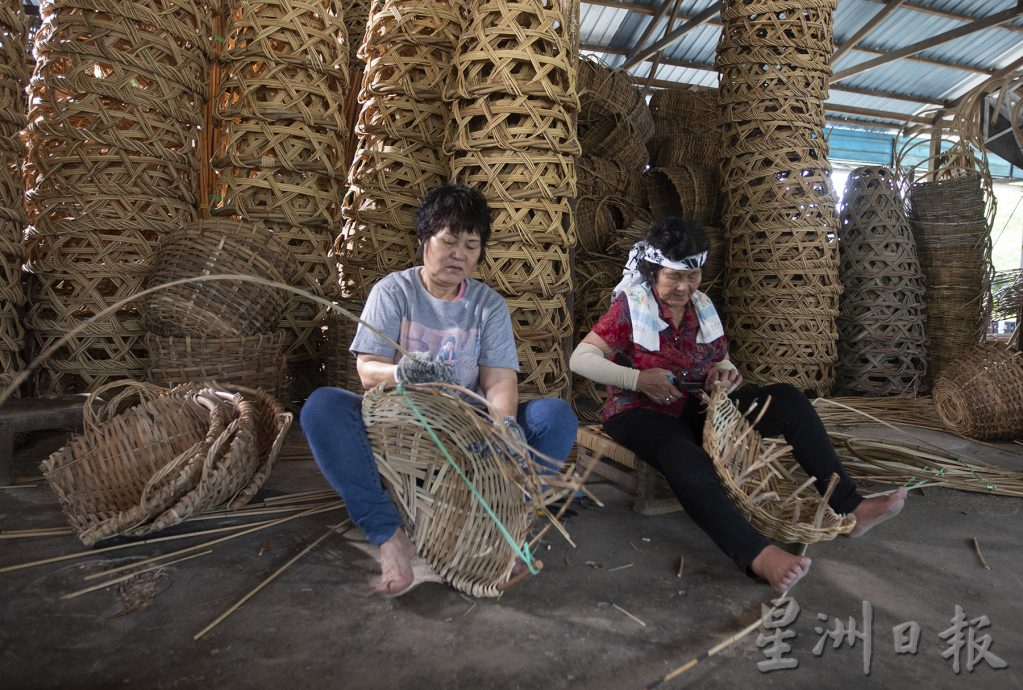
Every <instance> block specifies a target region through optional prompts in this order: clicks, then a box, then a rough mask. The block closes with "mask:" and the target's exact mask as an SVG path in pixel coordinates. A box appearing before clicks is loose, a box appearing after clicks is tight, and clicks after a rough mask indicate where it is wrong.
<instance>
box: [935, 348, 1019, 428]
mask: <svg viewBox="0 0 1023 690" xmlns="http://www.w3.org/2000/svg"><path fill="white" fill-rule="evenodd" d="M931 395H932V397H933V398H934V409H935V410H936V411H937V413H938V416H939V417H940V418H941V421H942V423H943V424H944V425H945V426H946V427H948V428H949V429H951V430H952V431H954V432H956V433H958V434H963V435H964V436H970V437H971V438H978V439H1019V438H1023V355H1021V354H1020V353H1019V352H1015V351H1013V350H1011V349H1009V348H1008V347H1006V346H1005V345H1002V344H998V343H985V344H983V345H975V346H973V347H972V348H970V349H968V350H966V351H964V352H962V353H960V355H959V357H957V358H956V359H955V360H954V361H951V362H949V363H947V364H946V365H945V367H944V369H943V370H942V371H941V374H940V375H939V376H938V377H937V379H936V380H935V382H934V389H933V390H932V391H931Z"/></svg>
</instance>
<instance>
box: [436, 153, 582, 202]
mask: <svg viewBox="0 0 1023 690" xmlns="http://www.w3.org/2000/svg"><path fill="white" fill-rule="evenodd" d="M451 171H452V172H451V176H452V178H453V179H456V180H459V181H460V182H462V183H463V184H466V185H468V186H470V187H476V188H478V189H480V190H481V191H482V192H483V194H484V196H486V197H487V200H488V201H490V200H494V201H504V202H515V201H529V200H531V199H547V200H551V201H557V200H559V199H560V198H561V197H569V198H572V197H574V196H575V192H576V177H575V163H574V160H573V159H572V158H571V157H570V156H563V155H559V154H557V153H539V152H534V151H528V152H527V151H504V150H501V149H485V150H482V151H467V152H464V153H462V154H461V155H458V156H455V157H453V158H452V159H451Z"/></svg>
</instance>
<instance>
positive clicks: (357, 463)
mask: <svg viewBox="0 0 1023 690" xmlns="http://www.w3.org/2000/svg"><path fill="white" fill-rule="evenodd" d="M415 227H416V234H417V236H418V239H419V249H420V253H421V255H422V258H423V265H422V266H414V267H412V268H408V269H406V270H404V271H398V272H395V273H392V274H390V275H388V276H386V277H384V278H383V279H381V280H380V281H379V282H378V283H377V284H376V285H374V286H373V289H372V290H371V291H370V294H369V298H368V299H367V300H366V306H365V308H364V310H363V313H362V319H363V320H364V321H366V322H368V323H371V324H373V326H374V327H376V328H378V329H379V330H380V331H381V332H383V333H384V334H386V335H387V337H388V338H390V339H391V340H393V341H396V342H397V343H399V344H400V345H401V346H402V347H403V348H404V349H405V350H407V351H409V352H411V353H413V355H414V356H411V357H399V355H398V352H397V351H396V350H395V348H394V347H393V346H391V345H390V344H389V343H388V342H387V340H386V339H384V338H382V337H380V336H379V335H377V334H376V333H374V332H373V331H371V330H369V329H367V328H363V327H362V326H361V325H360V326H359V329H358V332H357V333H356V335H355V339H354V340H353V342H352V346H351V348H350V349H351V351H352V353H353V354H354V355H355V356H356V363H357V368H358V372H359V378H360V379H361V382H362V385H363V388H365V389H369V388H372V387H373V386H376V385H377V384H379V383H384V382H394V381H397V382H401V383H426V382H432V381H446V382H449V383H457V384H459V385H462V386H464V387H465V388H468V389H470V390H472V391H475V392H476V393H478V394H479V395H481V396H483V397H484V398H486V400H487V402H488V403H489V404H490V405H491V407H493V408H494V409H496V410H498V411H500V413H501V415H502V416H503V420H504V424H505V425H507V426H508V427H509V428H510V429H511V430H513V431H515V432H517V433H519V434H520V435H521V436H522V437H523V438H524V439H525V441H526V442H527V443H528V444H529V445H530V446H532V447H533V448H535V449H536V450H538V451H539V452H541V453H543V454H544V455H546V456H549V457H552V458H558V459H560V460H561V461H562V462H563V461H564V459H565V458H566V457H567V456H568V452H569V450H570V449H571V447H572V443H573V442H574V441H575V434H576V429H577V427H578V420H577V419H576V417H575V414H574V413H573V412H572V409H571V408H570V407H569V405H568V403H566V402H565V401H564V400H561V399H560V398H547V399H541V400H531V401H529V402H526V403H520V402H519V395H518V377H517V372H518V370H519V362H518V354H517V351H516V348H515V338H514V332H513V330H512V324H511V317H510V315H509V313H508V306H507V305H506V304H505V302H504V299H503V298H502V297H501V296H500V295H499V294H498V293H497V292H495V291H494V290H493V289H491V288H490V287H488V286H487V285H484V284H483V283H481V282H480V281H478V280H474V279H472V278H469V274H470V273H471V272H472V270H473V268H474V267H475V266H476V263H477V262H478V261H479V260H480V259H481V258H482V257H483V255H484V252H485V248H486V243H487V240H488V239H489V238H490V209H489V208H488V207H487V201H486V199H485V198H484V197H483V195H482V194H480V193H479V192H478V191H476V190H474V189H470V188H468V187H464V186H461V185H447V186H444V187H440V188H438V189H434V190H433V191H431V192H430V193H429V194H428V195H427V196H426V198H424V199H423V202H422V204H421V206H420V208H419V210H418V211H417V213H416V216H415ZM301 422H302V430H303V431H304V432H305V435H306V439H307V440H308V441H309V447H310V448H311V449H312V451H313V456H314V457H315V458H316V463H317V464H318V465H319V467H320V471H321V472H322V473H323V476H324V477H325V478H326V479H327V481H328V482H329V483H330V485H331V486H332V487H333V488H334V489H335V490H336V491H337V492H338V493H339V494H340V495H341V497H342V498H343V499H344V501H345V504H346V506H347V507H348V514H349V516H350V517H351V518H352V521H353V522H355V524H356V525H358V526H359V527H360V528H361V529H362V530H363V532H365V534H366V538H367V539H369V541H370V542H372V543H373V544H379V545H380V566H381V571H382V578H381V581H380V584H379V585H378V587H377V589H378V590H379V591H381V592H384V593H386V594H401V593H403V592H405V591H407V590H408V588H410V587H411V586H413V585H414V582H413V577H412V565H411V560H412V557H413V556H414V555H415V546H414V545H413V544H412V541H411V540H410V539H409V537H408V535H407V534H406V533H405V531H404V529H402V525H401V517H400V516H399V515H398V511H397V509H396V508H395V507H394V504H393V503H392V501H391V499H390V497H389V496H388V494H387V492H386V491H385V490H384V488H383V486H382V485H381V482H380V475H379V474H378V473H377V469H376V463H375V461H374V459H373V453H372V449H371V447H370V444H369V439H368V437H367V434H366V427H365V424H364V423H363V420H362V399H361V397H360V396H358V395H356V394H355V393H352V392H350V391H347V390H344V389H341V388H320V389H318V390H316V391H314V392H313V394H312V395H311V396H309V399H308V400H307V401H306V403H305V405H304V406H303V407H302V415H301ZM549 469H550V470H551V471H554V470H556V469H558V468H557V467H552V468H549Z"/></svg>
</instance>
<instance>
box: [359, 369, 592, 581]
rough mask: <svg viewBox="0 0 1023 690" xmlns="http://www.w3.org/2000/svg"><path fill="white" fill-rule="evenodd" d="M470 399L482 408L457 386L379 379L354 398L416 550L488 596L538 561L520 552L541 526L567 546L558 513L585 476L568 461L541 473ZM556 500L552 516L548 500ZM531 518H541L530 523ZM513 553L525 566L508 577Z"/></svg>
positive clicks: (443, 573) (442, 572)
mask: <svg viewBox="0 0 1023 690" xmlns="http://www.w3.org/2000/svg"><path fill="white" fill-rule="evenodd" d="M473 399H474V400H475V401H476V402H477V403H478V404H479V405H480V407H484V408H485V407H486V401H485V400H483V399H482V398H480V397H479V396H476V395H474V394H473V393H472V392H471V391H468V390H467V389H464V388H461V387H459V386H451V385H447V384H420V385H414V386H398V387H394V386H386V385H381V386H378V387H376V388H374V389H373V390H371V391H369V392H368V393H367V394H366V395H365V397H364V398H363V405H362V414H363V419H364V420H365V422H366V429H367V431H368V433H369V438H370V443H371V445H372V447H373V455H374V457H375V459H376V463H377V469H378V470H379V471H380V474H381V476H382V477H383V478H384V482H385V484H386V485H387V486H388V488H389V490H390V492H391V494H392V496H393V497H394V501H395V504H396V505H397V506H398V509H399V511H401V512H402V513H403V515H404V518H405V522H406V525H407V526H408V527H409V528H410V531H411V535H412V540H413V542H414V543H415V545H416V551H417V553H418V554H419V555H420V556H421V557H423V558H424V559H425V560H426V561H427V563H429V564H430V566H431V567H432V568H433V570H434V571H435V572H436V573H437V574H438V575H439V576H440V577H441V578H442V579H443V580H444V581H445V582H448V583H450V584H451V585H452V586H453V587H454V588H455V589H458V590H460V591H462V592H465V593H467V594H470V595H472V596H476V597H497V596H500V595H501V593H502V592H504V591H505V590H506V589H508V588H509V587H510V586H512V585H514V584H517V583H518V582H519V581H520V579H521V578H525V577H527V576H528V575H529V574H530V573H532V574H536V573H537V572H538V571H539V569H540V568H541V567H542V566H543V564H542V563H541V562H539V561H537V560H535V559H534V558H533V556H532V553H531V551H530V549H531V548H533V547H535V546H536V544H538V543H539V541H540V539H542V538H543V536H544V535H545V534H546V532H547V530H548V529H550V528H551V527H554V528H555V529H556V530H557V531H558V532H560V533H561V535H562V536H563V537H564V538H565V539H566V540H567V541H568V542H569V543H572V540H571V538H570V537H569V535H568V533H567V532H566V531H565V529H564V527H563V526H562V525H561V524H560V523H559V521H558V519H559V518H560V517H561V516H562V515H563V514H564V511H565V510H567V508H568V506H569V504H570V502H571V500H572V498H573V497H574V496H575V495H576V492H578V491H583V492H585V488H584V486H583V484H584V482H585V481H586V478H587V475H588V473H587V474H583V475H578V474H576V468H575V465H566V466H565V467H563V468H562V469H561V470H560V471H559V472H556V473H552V472H551V471H550V470H547V469H546V468H544V466H543V465H542V464H541V463H540V462H538V459H542V458H540V457H539V456H540V454H539V453H538V452H537V451H536V450H535V449H531V448H529V447H528V446H526V445H525V444H524V443H523V441H522V440H521V439H518V438H516V437H515V435H514V434H511V433H509V431H508V430H507V429H505V428H504V426H503V425H501V424H494V423H492V421H491V419H492V417H491V416H489V415H488V414H487V413H481V411H480V407H477V406H475V405H472V404H470V403H469V402H467V400H473ZM497 418H498V419H499V418H500V417H499V416H498V417H497ZM523 497H525V500H524V499H523ZM591 498H592V497H591ZM559 500H563V501H564V502H563V503H562V504H561V507H560V510H559V511H558V513H557V514H554V513H552V512H551V511H550V510H549V508H548V506H550V505H551V504H552V503H554V502H556V501H559ZM594 500H596V499H594ZM598 503H599V502H598ZM538 517H539V518H542V519H544V520H546V524H545V525H544V526H543V527H542V528H541V529H539V530H535V529H534V527H535V526H536V524H535V523H536V522H537V518H538ZM573 546H574V544H573ZM520 560H521V561H522V562H523V563H525V565H526V569H524V570H522V571H521V572H519V573H514V576H513V571H515V564H516V563H517V562H518V561H520Z"/></svg>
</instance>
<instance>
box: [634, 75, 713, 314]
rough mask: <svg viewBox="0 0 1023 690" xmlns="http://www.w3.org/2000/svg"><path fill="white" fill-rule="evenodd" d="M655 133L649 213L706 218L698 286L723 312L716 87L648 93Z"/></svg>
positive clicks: (649, 179)
mask: <svg viewBox="0 0 1023 690" xmlns="http://www.w3.org/2000/svg"><path fill="white" fill-rule="evenodd" d="M650 112H651V114H652V115H653V121H654V136H653V137H652V138H651V139H650V142H649V144H647V147H648V148H649V150H650V156H651V160H652V166H653V167H652V168H651V169H650V171H649V172H647V176H646V182H647V196H648V197H649V199H650V215H652V216H653V218H654V219H655V220H657V219H660V218H667V217H670V216H679V217H682V218H688V219H690V220H694V221H697V222H699V223H702V224H703V226H704V232H705V233H706V235H707V240H708V241H709V242H710V249H709V253H708V257H707V263H706V264H704V266H703V280H702V282H701V284H700V290H702V291H703V292H706V293H707V294H709V295H710V296H711V298H712V299H713V300H714V304H715V305H716V306H717V309H718V311H719V312H720V313H721V314H722V315H724V313H725V309H724V307H725V304H724V275H723V271H724V264H725V261H724V254H725V249H726V242H725V236H724V230H722V228H721V194H720V189H721V185H720V182H719V175H720V172H719V162H720V161H719V159H720V157H721V126H720V124H719V118H720V116H721V109H720V106H719V105H718V91H717V89H713V88H708V87H700V86H691V87H687V88H681V89H664V90H661V91H656V92H655V93H654V94H653V95H652V96H651V97H650Z"/></svg>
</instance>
